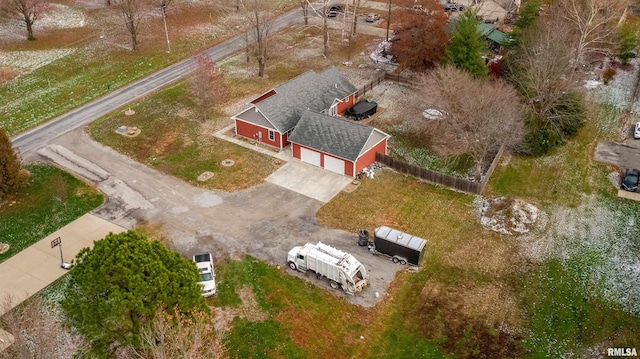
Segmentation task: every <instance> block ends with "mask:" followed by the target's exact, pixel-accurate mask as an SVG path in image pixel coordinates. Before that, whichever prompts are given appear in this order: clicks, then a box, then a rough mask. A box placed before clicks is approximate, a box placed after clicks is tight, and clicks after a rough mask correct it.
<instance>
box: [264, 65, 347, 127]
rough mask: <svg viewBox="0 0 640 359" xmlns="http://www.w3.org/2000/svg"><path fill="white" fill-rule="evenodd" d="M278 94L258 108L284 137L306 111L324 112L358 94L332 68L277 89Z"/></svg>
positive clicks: (338, 72) (307, 74)
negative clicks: (353, 94) (335, 102)
mask: <svg viewBox="0 0 640 359" xmlns="http://www.w3.org/2000/svg"><path fill="white" fill-rule="evenodd" d="M274 90H275V91H276V94H275V95H273V96H271V97H269V98H267V99H265V100H263V101H261V102H258V103H257V104H255V107H257V108H258V109H259V110H260V111H261V112H262V113H263V114H264V115H265V116H266V118H267V119H268V120H269V122H270V123H272V124H273V126H275V128H276V129H277V130H278V131H280V132H281V133H283V132H286V131H288V130H290V129H292V128H293V127H294V126H296V124H297V123H298V120H299V119H300V116H302V114H303V113H304V111H305V110H307V109H310V110H312V111H315V112H321V111H323V110H326V109H328V108H329V107H331V105H332V104H333V101H335V100H336V99H337V100H341V99H343V98H345V97H347V96H349V95H350V94H352V93H354V92H356V91H357V89H356V88H355V86H353V85H352V84H351V83H350V82H349V80H347V79H346V78H345V77H344V76H342V74H341V73H340V71H338V69H336V68H335V67H333V66H332V67H329V68H327V69H326V70H324V71H322V72H320V73H315V72H314V71H311V70H310V71H307V72H305V73H303V74H302V75H300V76H298V77H295V78H293V79H292V80H290V81H288V82H285V83H283V84H282V85H279V86H277V87H276V88H275V89H274Z"/></svg>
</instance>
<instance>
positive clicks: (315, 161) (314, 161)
mask: <svg viewBox="0 0 640 359" xmlns="http://www.w3.org/2000/svg"><path fill="white" fill-rule="evenodd" d="M300 160H301V161H302V162H305V163H308V164H310V165H314V166H318V167H320V152H316V151H313V150H310V149H308V148H304V147H301V148H300Z"/></svg>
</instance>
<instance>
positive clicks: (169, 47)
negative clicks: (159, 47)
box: [160, 4, 171, 53]
mask: <svg viewBox="0 0 640 359" xmlns="http://www.w3.org/2000/svg"><path fill="white" fill-rule="evenodd" d="M160 10H162V21H163V22H164V33H165V35H166V36H167V53H171V42H170V41H169V30H167V5H166V4H162V5H160Z"/></svg>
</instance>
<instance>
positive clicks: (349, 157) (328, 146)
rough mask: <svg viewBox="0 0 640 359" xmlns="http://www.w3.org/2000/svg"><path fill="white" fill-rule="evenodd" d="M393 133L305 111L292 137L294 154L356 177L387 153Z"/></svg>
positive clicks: (307, 161)
mask: <svg viewBox="0 0 640 359" xmlns="http://www.w3.org/2000/svg"><path fill="white" fill-rule="evenodd" d="M388 138H389V135H387V134H386V133H384V132H382V131H380V130H378V129H375V128H373V127H370V126H366V125H362V124H359V123H356V122H353V121H350V120H347V119H344V118H339V117H333V116H328V115H324V114H321V113H316V112H312V111H309V110H307V111H305V112H304V114H303V115H302V117H301V118H300V121H299V122H298V125H297V126H296V128H295V129H294V131H293V133H292V134H291V136H290V137H289V141H290V142H291V152H292V155H293V157H294V158H298V159H300V160H301V161H302V162H306V163H310V164H312V165H314V166H318V167H321V168H324V169H326V170H328V171H331V172H335V173H338V174H341V175H344V176H349V177H355V176H356V174H357V173H358V172H360V171H362V169H363V168H365V167H367V166H369V165H371V164H372V163H373V162H375V160H376V152H380V153H384V154H386V153H387V139H388Z"/></svg>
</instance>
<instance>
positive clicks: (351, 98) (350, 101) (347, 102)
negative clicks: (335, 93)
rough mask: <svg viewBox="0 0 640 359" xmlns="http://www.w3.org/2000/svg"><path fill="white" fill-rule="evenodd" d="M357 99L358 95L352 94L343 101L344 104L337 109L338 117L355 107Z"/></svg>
mask: <svg viewBox="0 0 640 359" xmlns="http://www.w3.org/2000/svg"><path fill="white" fill-rule="evenodd" d="M355 98H356V94H351V95H349V96H347V97H345V98H344V99H342V102H340V103H339V104H338V105H337V106H336V107H337V109H336V111H337V113H338V115H342V114H343V113H344V112H345V111H346V110H347V108H349V106H351V105H353V103H354V102H355Z"/></svg>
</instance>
